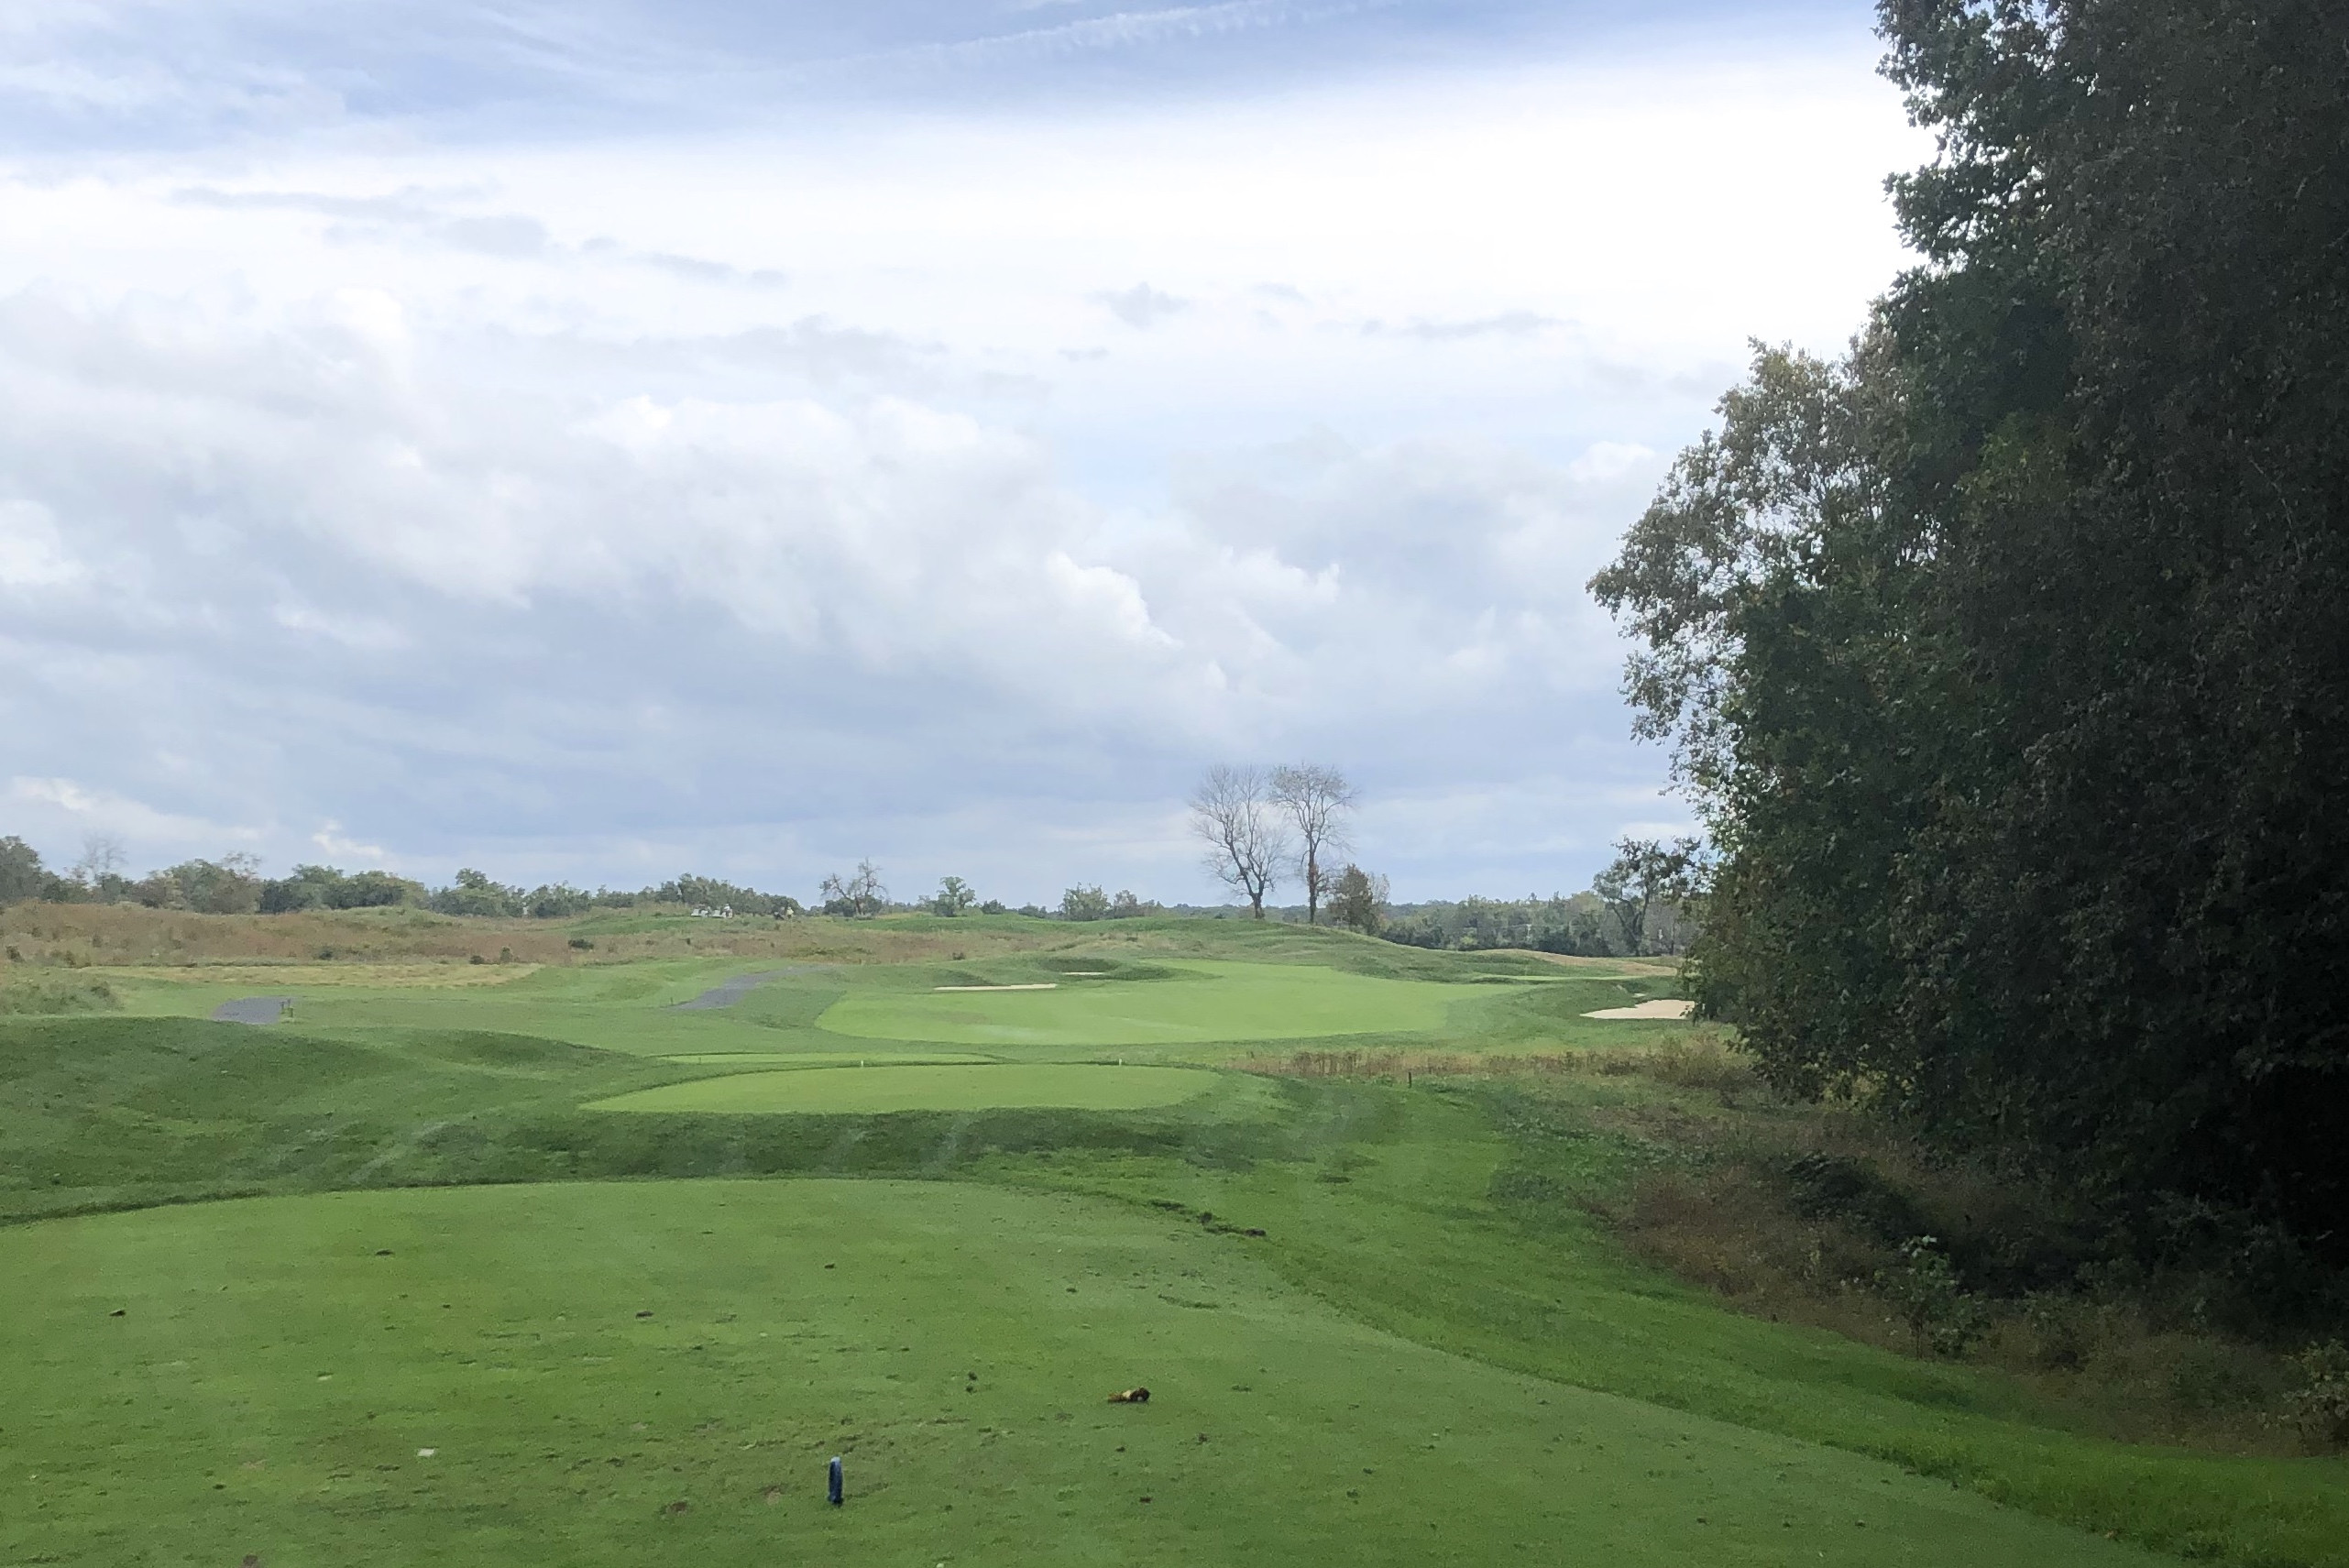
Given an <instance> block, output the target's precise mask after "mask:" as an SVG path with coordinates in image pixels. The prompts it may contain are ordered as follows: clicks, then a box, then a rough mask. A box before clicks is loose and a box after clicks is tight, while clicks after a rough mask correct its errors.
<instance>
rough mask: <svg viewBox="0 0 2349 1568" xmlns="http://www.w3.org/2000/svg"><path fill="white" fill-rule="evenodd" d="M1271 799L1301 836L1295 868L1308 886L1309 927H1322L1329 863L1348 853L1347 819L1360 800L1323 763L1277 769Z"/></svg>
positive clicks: (1330, 872)
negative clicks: (1330, 857) (1331, 856)
mask: <svg viewBox="0 0 2349 1568" xmlns="http://www.w3.org/2000/svg"><path fill="white" fill-rule="evenodd" d="M1270 794H1271V796H1272V803H1273V805H1275V806H1279V808H1280V811H1281V812H1282V814H1283V815H1284V816H1286V817H1288V818H1289V827H1290V829H1291V830H1292V831H1294V832H1295V833H1296V835H1297V858H1296V862H1295V863H1296V867H1297V878H1298V880H1299V881H1300V882H1301V883H1304V884H1305V924H1307V925H1308V926H1313V925H1318V924H1320V922H1321V905H1322V898H1323V894H1326V893H1327V892H1328V891H1329V890H1330V883H1331V881H1332V877H1333V870H1332V868H1331V867H1329V866H1327V865H1325V864H1324V863H1323V861H1324V858H1325V857H1326V856H1327V855H1329V853H1330V852H1331V851H1332V850H1345V849H1346V848H1348V847H1349V845H1350V842H1351V836H1350V834H1349V832H1348V823H1347V817H1349V816H1350V815H1351V814H1352V812H1353V810H1354V806H1355V802H1356V799H1357V798H1359V797H1358V796H1357V795H1356V792H1355V788H1354V785H1353V784H1350V783H1348V782H1347V780H1346V776H1345V774H1344V773H1340V772H1338V771H1337V770H1336V769H1335V768H1332V767H1326V766H1324V765H1323V764H1322V763H1320V762H1296V763H1290V764H1287V765H1284V766H1282V767H1278V768H1275V769H1273V770H1272V779H1271V786H1270Z"/></svg>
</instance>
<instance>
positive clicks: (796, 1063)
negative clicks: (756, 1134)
mask: <svg viewBox="0 0 2349 1568" xmlns="http://www.w3.org/2000/svg"><path fill="white" fill-rule="evenodd" d="M661 1059H662V1060H663V1061H673V1062H675V1063H677V1064H678V1065H679V1066H681V1067H795V1068H797V1067H868V1066H873V1065H875V1064H878V1065H881V1066H884V1067H902V1066H908V1065H911V1066H925V1067H927V1066H932V1065H942V1064H946V1063H964V1064H968V1065H971V1066H979V1065H982V1064H984V1063H986V1062H990V1061H993V1059H994V1058H993V1057H974V1056H968V1055H962V1054H959V1053H939V1052H934V1051H920V1052H910V1051H909V1052H905V1053H902V1054H901V1053H899V1052H896V1051H891V1052H888V1053H887V1054H885V1055H884V1053H882V1052H880V1051H698V1052H696V1053H694V1054H693V1055H691V1056H681V1057H663V1058H661Z"/></svg>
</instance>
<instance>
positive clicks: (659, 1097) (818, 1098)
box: [587, 1063, 1216, 1115]
mask: <svg viewBox="0 0 2349 1568" xmlns="http://www.w3.org/2000/svg"><path fill="white" fill-rule="evenodd" d="M1215 1082H1216V1077H1215V1075H1214V1074H1213V1073H1210V1072H1205V1071H1199V1070H1191V1069H1182V1068H1169V1067H1099V1066H1091V1065H1087V1064H1084V1063H1006V1064H1003V1065H1000V1066H987V1067H971V1066H947V1067H864V1068H853V1067H836V1068H824V1069H817V1070H812V1071H810V1070H797V1071H785V1072H742V1073H730V1074H728V1075H727V1076H725V1077H722V1078H703V1079H696V1080H693V1081H691V1082H689V1083H670V1084H664V1085H662V1086H661V1087H660V1088H658V1089H643V1090H638V1091H636V1092H634V1093H632V1094H622V1095H618V1096H615V1097H614V1098H612V1099H609V1100H598V1101H597V1102H594V1103H593V1104H591V1105H589V1106H588V1107H587V1109H588V1110H591V1111H667V1112H700V1113H713V1112H715V1113H732V1114H740V1115H772V1114H775V1113H799V1114H835V1115H877V1114H881V1113H886V1112H892V1111H990V1110H997V1109H1006V1108H1013V1107H1017V1108H1021V1109H1043V1108H1047V1107H1050V1108H1056V1109H1063V1110H1072V1111H1141V1110H1147V1109H1149V1108H1150V1107H1152V1106H1158V1105H1174V1104H1179V1103H1180V1102H1183V1101H1185V1100H1191V1099H1195V1098H1197V1097H1198V1096H1200V1095H1202V1094H1204V1093H1206V1092H1207V1091H1209V1090H1211V1089H1213V1087H1215Z"/></svg>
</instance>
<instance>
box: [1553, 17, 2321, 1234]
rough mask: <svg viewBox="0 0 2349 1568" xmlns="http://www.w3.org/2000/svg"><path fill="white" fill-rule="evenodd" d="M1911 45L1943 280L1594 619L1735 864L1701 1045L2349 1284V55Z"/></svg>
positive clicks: (1667, 514) (2130, 23) (2143, 34)
mask: <svg viewBox="0 0 2349 1568" xmlns="http://www.w3.org/2000/svg"><path fill="white" fill-rule="evenodd" d="M1882 23H1883V27H1884V31H1885V35H1886V38H1887V39H1888V41H1889V43H1890V45H1891V54H1890V57H1889V60H1888V62H1887V71H1888V74H1890V75H1891V76H1892V77H1893V79H1894V80H1895V81H1897V82H1900V83H1901V84H1902V85H1903V86H1904V88H1906V89H1907V90H1908V92H1909V93H1910V95H1911V98H1910V102H1911V105H1912V111H1913V113H1914V115H1915V117H1916V119H1917V120H1918V121H1919V123H1921V124H1923V125H1926V126H1930V127H1931V128H1933V129H1934V130H1935V131H1936V132H1937V133H1938V135H1939V136H1940V137H1941V149H1940V153H1939V156H1938V157H1937V159H1936V160H1935V161H1934V163H1933V164H1932V165H1931V166H1930V167H1929V168H1926V169H1924V170H1917V171H1915V173H1913V174H1910V175H1908V176H1904V178H1902V179H1900V180H1898V181H1894V197H1895V203H1896V210H1897V213H1898V215H1899V221H1900V224H1901V226H1902V230H1903V233H1904V236H1905V237H1906V238H1907V240H1908V241H1909V242H1910V244H1911V245H1913V246H1914V247H1915V248H1916V249H1917V250H1918V251H1919V252H1920V254H1921V255H1922V256H1923V258H1924V260H1923V261H1922V263H1921V264H1920V265H1919V266H1918V267H1917V268H1916V269H1914V270H1913V271H1912V272H1910V273H1909V274H1907V275H1906V276H1904V278H1903V279H1901V280H1900V281H1899V282H1898V284H1897V285H1896V286H1895V287H1894V289H1893V291H1892V292H1891V294H1890V295H1889V296H1888V297H1887V299H1886V300H1885V301H1884V302H1882V306H1881V308H1880V310H1879V312H1878V313H1877V315H1876V319H1875V322H1874V323H1873V324H1872V327H1871V328H1870V330H1869V332H1868V333H1867V334H1865V335H1864V336H1863V337H1862V339H1861V341H1860V343H1859V344H1858V345H1856V346H1855V348H1854V350H1853V352H1852V354H1851V355H1850V356H1849V357H1847V358H1846V359H1845V360H1843V361H1841V362H1840V363H1837V364H1825V363H1821V362H1818V361H1814V360H1810V359H1806V358H1805V357H1803V356H1796V355H1793V354H1787V353H1764V354H1762V355H1761V356H1758V358H1757V360H1756V363H1755V368H1754V374H1753V377H1752V378H1751V381H1749V383H1748V384H1747V385H1745V386H1744V387H1741V388H1740V389H1738V390H1737V391H1736V392H1734V393H1732V394H1731V395H1730V396H1729V399H1728V400H1725V402H1724V404H1723V407H1722V415H1723V421H1722V427H1721V431H1720V433H1719V434H1718V437H1714V438H1708V439H1707V441H1706V442H1704V443H1702V444H1699V445H1698V446H1696V447H1695V448H1692V449H1691V450H1690V451H1689V452H1687V453H1685V454H1684V455H1683V456H1682V458H1681V460H1680V462H1679V464H1678V465H1677V466H1675V468H1674V473H1673V476H1672V477H1671V478H1670V480H1669V481H1668V482H1667V484H1666V485H1665V487H1664V488H1663V491H1662V492H1661V493H1660V494H1659V496H1658V498H1657V500H1656V503H1655V505H1654V506H1653V507H1652V508H1651V509H1650V510H1649V512H1648V514H1647V515H1646V516H1645V517H1644V518H1642V519H1641V521H1640V523H1639V524H1638V525H1637V527H1635V528H1634V530H1633V531H1632V534H1631V536H1630V539H1629V540H1627V542H1626V545H1625V549H1624V552H1623V554H1622V555H1621V557H1620V558H1619V560H1618V562H1617V563H1616V564H1615V565H1613V566H1612V567H1610V568H1609V569H1608V571H1607V572H1605V573H1602V574H1601V575H1600V576H1599V577H1598V578H1597V580H1596V581H1595V583H1594V587H1596V589H1597V591H1598V593H1599V595H1600V597H1601V598H1603V599H1605V600H1607V601H1608V603H1609V604H1610V605H1612V606H1613V607H1615V608H1616V609H1619V611H1620V612H1621V613H1623V614H1624V615H1625V616H1626V618H1627V619H1628V620H1630V624H1631V626H1632V628H1633V630H1635V631H1636V632H1638V633H1639V634H1640V635H1641V638H1642V639H1643V641H1645V643H1646V648H1645V651H1644V652H1642V654H1641V657H1640V658H1639V659H1638V660H1636V661H1635V662H1634V665H1633V668H1632V671H1631V678H1630V690H1631V694H1632V696H1633V697H1634V699H1635V701H1636V702H1637V703H1638V704H1639V706H1640V708H1641V724H1642V727H1643V728H1644V729H1647V730H1648V731H1649V732H1651V733H1656V734H1669V735H1672V736H1673V737H1674V738H1675V740H1677V742H1678V757H1679V765H1680V768H1681V773H1682V777H1683V779H1684V781H1685V783H1686V784H1688V785H1689V786H1690V788H1691V791H1692V793H1693V794H1694V795H1695V796H1696V798H1697V799H1698V801H1699V802H1700V803H1701V805H1702V807H1703V809H1704V810H1705V813H1706V815H1707V818H1708V822H1709V825H1710V826H1711V827H1712V828H1713V830H1714V834H1715V837H1716V841H1717V843H1718V846H1719V849H1720V850H1721V861H1720V866H1719V871H1718V876H1717V878H1716V880H1715V883H1714V885H1713V887H1712V890H1711V896H1710V900H1709V904H1708V908H1707V928H1706V930H1705V932H1704V934H1703V936H1702V937H1701V938H1700V939H1699V942H1698V954H1697V968H1698V973H1699V977H1700V979H1699V986H1700V996H1701V997H1702V998H1703V999H1704V1000H1705V1001H1706V1003H1707V1005H1708V1006H1711V1007H1713V1008H1714V1009H1715V1010H1717V1011H1718V1012H1721V1013H1723V1014H1726V1015H1729V1016H1731V1017H1734V1018H1736V1019H1737V1020H1738V1021H1739V1022H1740V1024H1741V1025H1743V1026H1744V1028H1745V1031H1746V1034H1747V1037H1748V1038H1749V1039H1750V1040H1751V1042H1752V1043H1753V1045H1754V1047H1755V1048H1756V1049H1757V1050H1758V1051H1759V1052H1760V1053H1761V1056H1762V1061H1763V1063H1764V1065H1765V1068H1766V1069H1767V1070H1769V1071H1770V1072H1771V1073H1772V1074H1773V1076H1775V1077H1777V1078H1778V1079H1780V1080H1781V1081H1783V1082H1786V1083H1788V1084H1791V1085H1797V1086H1800V1085H1809V1086H1819V1085H1825V1084H1831V1083H1836V1082H1841V1083H1845V1084H1850V1085H1866V1086H1869V1087H1871V1088H1872V1089H1874V1090H1875V1091H1879V1092H1881V1093H1882V1094H1884V1095H1885V1096H1887V1097H1888V1098H1889V1099H1890V1100H1892V1101H1893V1102H1895V1103H1897V1104H1899V1105H1900V1106H1901V1107H1903V1108H1904V1109H1905V1110H1907V1111H1909V1112H1912V1113H1915V1114H1917V1115H1918V1116H1920V1117H1922V1118H1923V1119H1924V1120H1925V1121H1926V1123H1927V1124H1929V1125H1932V1126H1935V1127H1937V1128H1938V1129H1940V1130H1941V1131H1942V1132H1943V1133H1944V1134H1946V1135H1950V1136H1955V1137H1959V1138H1966V1139H1972V1140H1990V1141H1997V1142H2002V1143H2005V1144H2008V1145H2010V1146H2016V1147H2020V1148H2025V1149H2029V1150H2032V1151H2035V1152H2036V1153H2037V1154H2039V1155H2040V1156H2042V1157H2046V1158H2047V1159H2049V1160H2051V1161H2053V1162H2055V1163H2056V1164H2058V1166H2060V1167H2062V1168H2065V1169H2067V1170H2069V1171H2070V1172H2073V1173H2075V1174H2077V1175H2078V1176H2080V1177H2081V1178H2082V1179H2085V1180H2087V1181H2088V1182H2090V1183H2091V1185H2092V1187H2093V1188H2094V1189H2095V1190H2102V1191H2104V1192H2106V1193H2108V1194H2109V1195H2110V1196H2111V1197H2113V1199H2114V1200H2115V1203H2114V1205H2113V1208H2114V1210H2115V1212H2123V1213H2127V1214H2133V1215H2135V1216H2136V1217H2138V1218H2139V1219H2142V1220H2144V1221H2145V1222H2146V1223H2149V1224H2155V1225H2157V1224H2158V1223H2161V1217H2162V1216H2163V1215H2164V1214H2175V1213H2179V1212H2187V1210H2186V1209H2185V1208H2181V1206H2180V1202H2179V1201H2180V1200H2183V1201H2186V1202H2187V1204H2188V1205H2189V1206H2193V1205H2199V1206H2200V1212H2207V1211H2208V1210H2209V1209H2210V1208H2211V1206H2212V1205H2216V1206H2219V1207H2222V1208H2232V1209H2234V1210H2237V1211H2241V1212H2246V1213H2249V1214H2251V1215H2255V1216H2264V1217H2267V1218H2268V1219H2272V1220H2275V1221H2278V1222H2281V1223H2285V1224H2287V1225H2289V1226H2290V1227H2292V1228H2293V1229H2295V1230H2297V1231H2299V1232H2300V1234H2302V1235H2303V1236H2305V1237H2308V1238H2311V1240H2313V1241H2315V1242H2316V1243H2317V1245H2322V1246H2325V1247H2329V1248H2331V1249H2333V1251H2334V1252H2336V1253H2337V1254H2340V1255H2349V1233H2344V1232H2343V1231H2342V1230H2341V1229H2340V1227H2339V1226H2338V1225H2337V1223H2336V1218H2335V1217H2336V1216H2337V1214H2338V1213H2339V1212H2340V1210H2341V1208H2342V1206H2343V1204H2344V1201H2349V813H2344V810H2343V809H2342V807H2343V805H2344V799H2343V795H2344V785H2343V783H2342V781H2343V780H2344V778H2349V247H2344V245H2343V244H2342V242H2341V236H2343V235H2344V233H2349V9H2344V7H2342V6H2341V5H2337V4H2316V3H2312V0H2284V3H2260V4H2252V3H2249V0H2044V3H2028V0H1886V4H1885V5H1883V6H1882Z"/></svg>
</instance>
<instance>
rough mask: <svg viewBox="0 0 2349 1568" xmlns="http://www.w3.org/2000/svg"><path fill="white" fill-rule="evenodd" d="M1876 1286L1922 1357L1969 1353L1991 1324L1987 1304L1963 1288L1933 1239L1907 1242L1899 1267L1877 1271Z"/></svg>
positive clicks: (1918, 1239) (1946, 1257)
mask: <svg viewBox="0 0 2349 1568" xmlns="http://www.w3.org/2000/svg"><path fill="white" fill-rule="evenodd" d="M1876 1288H1877V1289H1878V1290H1879V1291H1880V1292H1882V1295H1883V1297H1884V1299H1885V1300H1887V1301H1889V1302H1890V1303H1892V1306H1893V1310H1894V1311H1895V1312H1897V1313H1898V1314H1899V1315H1900V1318H1901V1321H1904V1322H1905V1323H1906V1324H1907V1325H1908V1332H1909V1334H1910V1337H1911V1338H1912V1339H1913V1340H1914V1341H1915V1344H1916V1348H1917V1352H1918V1354H1925V1353H1926V1352H1928V1351H1929V1352H1930V1353H1932V1354H1935V1355H1947V1356H1960V1355H1963V1354H1966V1352H1967V1351H1968V1350H1970V1349H1971V1348H1972V1346H1973V1344H1974V1343H1975V1342H1976V1341H1977V1340H1979V1339H1981V1337H1982V1334H1983V1333H1984V1332H1985V1331H1987V1330H1988V1328H1989V1326H1990V1323H1989V1318H1988V1316H1987V1314H1985V1313H1984V1312H1983V1310H1982V1308H1981V1303H1980V1302H1979V1301H1976V1300H1975V1299H1973V1298H1972V1297H1970V1296H1969V1295H1967V1294H1966V1293H1965V1291H1964V1290H1962V1289H1961V1288H1959V1285H1958V1271H1957V1269H1956V1268H1954V1267H1953V1266H1951V1265H1950V1262H1949V1259H1948V1255H1947V1254H1945V1253H1943V1252H1942V1251H1941V1244H1940V1242H1939V1241H1938V1240H1937V1239H1936V1238H1934V1237H1932V1236H1912V1237H1910V1238H1909V1239H1908V1240H1907V1241H1905V1242H1904V1243H1902V1244H1901V1261H1900V1263H1899V1265H1898V1266H1895V1267H1892V1268H1880V1269H1878V1270H1877V1271H1876Z"/></svg>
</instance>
